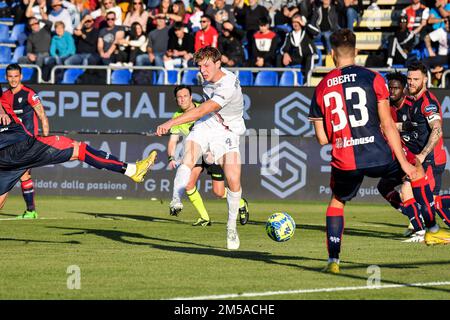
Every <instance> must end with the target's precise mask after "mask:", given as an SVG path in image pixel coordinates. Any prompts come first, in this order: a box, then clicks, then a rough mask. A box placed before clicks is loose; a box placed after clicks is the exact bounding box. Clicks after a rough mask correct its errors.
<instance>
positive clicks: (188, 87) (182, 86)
mask: <svg viewBox="0 0 450 320" xmlns="http://www.w3.org/2000/svg"><path fill="white" fill-rule="evenodd" d="M183 89H187V90H188V91H189V95H192V89H191V87H190V86H187V85H185V84H180V85H178V86H176V87H175V89H173V95H174V96H175V98H176V97H177V93H178V91H180V90H183Z"/></svg>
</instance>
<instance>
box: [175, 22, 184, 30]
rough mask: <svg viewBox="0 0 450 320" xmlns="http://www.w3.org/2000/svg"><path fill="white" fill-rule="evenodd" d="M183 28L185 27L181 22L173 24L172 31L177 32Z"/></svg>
mask: <svg viewBox="0 0 450 320" xmlns="http://www.w3.org/2000/svg"><path fill="white" fill-rule="evenodd" d="M184 28H185V25H184V23H183V22H181V21H178V22H175V23H174V24H173V30H175V31H178V30H181V29H184Z"/></svg>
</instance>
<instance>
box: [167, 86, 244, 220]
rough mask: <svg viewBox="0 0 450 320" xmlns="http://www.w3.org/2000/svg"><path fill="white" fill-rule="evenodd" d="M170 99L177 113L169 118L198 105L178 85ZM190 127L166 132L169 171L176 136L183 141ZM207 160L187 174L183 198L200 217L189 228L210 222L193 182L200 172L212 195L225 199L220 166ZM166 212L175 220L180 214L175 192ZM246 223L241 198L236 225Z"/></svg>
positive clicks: (187, 124) (186, 126) (191, 123)
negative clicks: (210, 184) (207, 180)
mask: <svg viewBox="0 0 450 320" xmlns="http://www.w3.org/2000/svg"><path fill="white" fill-rule="evenodd" d="M174 95H175V99H176V102H177V105H178V107H179V110H178V111H177V112H175V114H174V115H173V118H176V117H178V116H180V115H181V114H183V113H184V112H186V111H189V110H191V109H192V108H195V107H197V106H198V105H199V104H197V103H195V102H194V101H192V90H191V88H190V87H189V86H186V85H179V86H177V87H175V89H174ZM193 125H194V122H190V123H185V124H182V125H179V126H175V127H172V128H171V129H170V139H169V143H168V146H167V154H168V156H169V158H168V161H169V167H170V168H171V169H175V168H176V167H177V162H176V159H175V150H176V146H177V144H178V140H179V138H180V136H182V137H183V138H184V137H186V136H187V135H188V134H189V132H190V130H191V127H192V126H193ZM207 156H208V155H204V156H203V157H202V163H199V164H197V165H196V166H195V167H194V169H193V170H192V172H191V176H190V179H189V183H188V184H187V186H186V194H187V196H188V198H189V200H190V201H191V203H192V205H193V206H194V207H195V209H196V210H197V212H198V213H199V214H200V218H198V220H197V221H196V222H194V223H193V224H192V225H193V226H202V227H205V226H210V225H211V219H210V217H209V215H208V211H207V210H206V208H205V205H204V204H203V200H202V197H201V195H200V193H199V192H198V190H197V187H196V184H197V180H198V178H199V176H200V174H201V173H202V172H203V170H206V171H207V173H208V174H209V175H210V176H211V179H212V181H213V192H214V194H215V195H216V196H218V197H220V198H224V199H226V197H227V194H226V190H227V189H226V188H225V182H224V178H225V177H224V173H223V170H222V168H221V166H220V165H218V164H215V163H208V162H207V161H205V158H207ZM206 160H208V159H206ZM169 208H170V215H172V216H178V214H179V213H180V212H181V210H183V204H182V203H181V199H179V196H178V194H177V193H176V192H174V194H173V197H172V201H171V202H170V205H169ZM248 219H249V211H248V203H247V201H246V200H245V199H244V198H242V199H241V202H240V208H239V221H240V223H241V224H242V225H244V224H246V223H247V222H248Z"/></svg>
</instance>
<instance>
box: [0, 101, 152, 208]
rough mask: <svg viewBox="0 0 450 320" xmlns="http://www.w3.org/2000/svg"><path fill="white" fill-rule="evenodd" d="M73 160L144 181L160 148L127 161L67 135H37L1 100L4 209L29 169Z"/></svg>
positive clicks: (0, 172) (0, 163) (0, 183)
mask: <svg viewBox="0 0 450 320" xmlns="http://www.w3.org/2000/svg"><path fill="white" fill-rule="evenodd" d="M70 160H80V161H83V162H85V163H87V164H89V165H91V166H93V167H95V168H97V169H106V170H109V171H113V172H117V173H120V174H123V175H126V176H128V177H130V178H131V179H132V180H133V181H135V182H142V181H144V176H145V175H146V174H147V171H148V170H149V169H150V168H151V166H152V165H153V164H154V163H155V160H156V151H151V152H150V154H149V155H148V156H147V157H146V158H144V159H143V160H141V161H137V162H136V163H126V162H123V161H120V160H119V159H118V158H117V157H115V156H114V155H112V154H109V153H107V152H105V151H102V150H97V149H94V148H92V147H90V146H89V145H87V144H86V143H84V142H78V141H75V140H72V139H70V138H67V137H64V136H46V137H41V136H35V135H33V134H32V133H31V132H29V131H28V130H27V128H25V126H24V124H23V123H22V122H21V121H20V119H19V118H18V117H17V115H16V114H15V113H14V110H13V108H12V106H11V105H10V104H9V103H8V101H7V100H1V105H0V209H1V208H2V207H3V206H4V204H5V202H6V198H7V196H8V192H9V191H10V190H11V189H12V188H13V187H14V185H15V184H16V183H17V182H18V181H19V179H20V177H22V176H23V174H24V173H25V172H26V171H27V170H29V169H31V168H36V167H42V166H45V165H49V164H58V163H63V162H67V161H70Z"/></svg>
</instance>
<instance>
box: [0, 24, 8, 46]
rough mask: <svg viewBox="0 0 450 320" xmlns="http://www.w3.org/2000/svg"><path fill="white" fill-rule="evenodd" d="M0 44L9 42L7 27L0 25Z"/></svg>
mask: <svg viewBox="0 0 450 320" xmlns="http://www.w3.org/2000/svg"><path fill="white" fill-rule="evenodd" d="M0 42H9V27H8V26H7V25H4V24H0Z"/></svg>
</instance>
